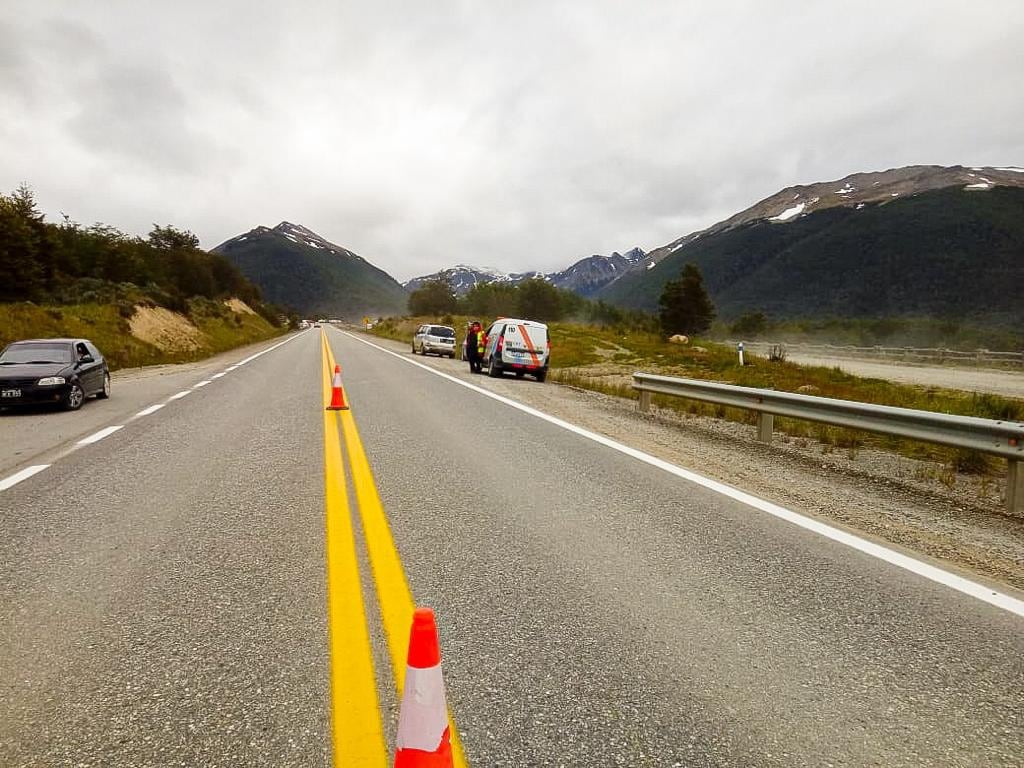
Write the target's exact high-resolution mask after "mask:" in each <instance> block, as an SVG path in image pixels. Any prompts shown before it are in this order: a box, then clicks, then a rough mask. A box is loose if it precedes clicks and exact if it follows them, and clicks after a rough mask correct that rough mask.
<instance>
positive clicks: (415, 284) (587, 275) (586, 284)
mask: <svg viewBox="0 0 1024 768" xmlns="http://www.w3.org/2000/svg"><path fill="white" fill-rule="evenodd" d="M646 256H647V254H646V253H644V251H643V249H642V248H632V249H630V250H628V251H626V253H625V254H621V253H618V252H615V253H612V254H611V255H609V256H601V255H595V256H588V257H586V258H584V259H580V260H579V261H577V262H576V263H574V264H573V265H572V266H570V267H568V268H567V269H563V270H562V271H560V272H549V273H546V274H545V273H544V272H511V273H508V272H502V271H501V270H497V269H492V268H489V267H473V266H469V265H467V264H459V265H457V266H454V267H449V268H448V269H442V270H440V271H439V272H434V273H433V274H430V275H422V276H420V277H414V278H412V279H411V280H408V281H406V282H405V283H403V284H402V285H403V286H404V287H405V289H406V290H408V291H415V290H416V289H417V288H420V287H421V286H422V285H423V284H424V283H425V282H428V281H430V280H447V281H448V283H449V285H451V286H452V289H453V290H454V291H455V293H456V294H457V295H459V296H464V295H466V294H467V293H469V292H470V291H471V290H472V289H473V288H474V287H475V286H477V285H480V284H482V283H509V284H510V285H517V284H518V283H521V282H523V281H524V280H530V279H535V278H536V279H540V280H546V281H547V282H549V283H551V284H552V285H554V286H555V287H557V288H564V289H565V290H568V291H573V292H575V293H578V294H580V295H581V296H590V295H593V294H594V293H595V292H596V291H598V290H600V289H601V288H603V287H605V286H607V285H609V284H610V283H612V282H614V281H615V280H617V279H618V278H619V277H621V276H622V275H624V274H625V273H626V272H628V271H629V270H630V269H632V268H634V267H635V266H636V265H637V264H639V263H641V262H642V261H643V260H644V258H646Z"/></svg>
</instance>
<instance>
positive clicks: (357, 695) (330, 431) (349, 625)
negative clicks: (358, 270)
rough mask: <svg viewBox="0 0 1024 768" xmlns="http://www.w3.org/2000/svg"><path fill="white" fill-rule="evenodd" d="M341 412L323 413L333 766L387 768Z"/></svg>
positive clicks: (327, 397) (326, 383)
mask: <svg viewBox="0 0 1024 768" xmlns="http://www.w3.org/2000/svg"><path fill="white" fill-rule="evenodd" d="M329 354H330V353H329V351H328V346H327V339H326V337H325V336H323V335H321V358H322V360H323V363H324V368H323V405H324V407H325V408H326V407H327V405H328V403H330V401H331V371H333V370H334V366H333V365H330V366H328V360H329V359H330V358H329V357H328V355H329ZM336 414H337V411H327V410H325V411H324V494H325V499H326V513H327V514H326V525H327V615H328V627H329V631H330V642H331V721H332V737H333V743H334V765H335V766H337V767H338V768H341V767H342V766H346V767H347V766H358V767H359V768H362V767H363V766H365V767H366V768H387V765H388V750H387V746H386V745H385V743H384V732H383V729H382V726H381V716H380V704H379V703H378V701H377V680H376V676H375V675H374V671H373V653H372V651H371V648H370V635H369V631H368V629H367V626H366V611H365V609H364V607H363V590H362V584H361V582H360V580H359V563H358V561H357V560H356V545H355V537H354V536H353V533H352V517H351V512H350V510H349V504H348V492H347V490H346V488H345V467H344V465H343V463H342V460H341V440H340V438H339V436H338V420H337V416H336Z"/></svg>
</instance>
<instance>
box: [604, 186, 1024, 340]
mask: <svg viewBox="0 0 1024 768" xmlns="http://www.w3.org/2000/svg"><path fill="white" fill-rule="evenodd" d="M649 258H650V261H652V262H654V264H655V266H653V267H651V268H649V269H646V270H644V271H642V272H640V271H637V270H632V271H631V272H629V273H628V274H626V275H624V276H623V277H622V278H620V279H619V280H617V281H615V282H614V283H611V284H610V285H608V286H607V287H606V288H605V289H604V290H603V291H601V292H600V294H599V296H600V297H601V298H603V299H605V300H606V301H609V302H610V303H614V304H618V305H621V306H626V307H632V308H638V309H647V310H654V309H656V308H657V305H658V298H659V296H660V295H661V291H662V289H663V288H664V285H665V283H666V282H667V281H668V280H671V279H674V278H675V277H676V276H678V274H679V272H680V270H681V268H682V266H683V265H684V264H686V263H687V262H693V263H694V264H696V265H697V266H698V267H700V269H701V271H702V273H703V275H704V279H705V284H706V286H707V288H708V291H709V293H710V294H711V296H712V298H713V299H714V302H715V304H716V306H717V308H718V312H719V314H720V315H721V316H722V317H724V318H726V319H729V318H734V317H736V316H738V315H740V314H742V313H744V312H751V311H761V312H764V313H766V314H767V315H769V316H771V317H776V318H793V317H815V316H816V317H821V316H832V317H895V316H905V317H907V316H922V317H923V316H927V317H938V318H944V319H953V320H955V319H970V320H972V321H980V322H986V323H995V324H1000V325H1003V324H1009V325H1013V324H1016V325H1018V327H1019V325H1020V324H1024V304H1022V303H1021V301H1020V291H1021V287H1024V169H1018V168H1009V167H1003V168H965V167H962V166H954V167H948V168H947V167H941V166H911V167H906V168H899V169H894V170H890V171H883V172H878V173H861V174H853V175H851V176H847V177H845V178H842V179H839V180H837V181H830V182H822V183H818V184H811V185H802V186H795V187H788V188H786V189H784V190H782V191H780V192H778V193H776V194H775V195H772V196H771V197H768V198H765V199H764V200H762V201H760V202H758V203H756V204H755V205H753V206H751V207H750V208H748V209H746V210H744V211H741V212H740V213H737V214H736V215H734V216H731V217H730V218H728V219H726V220H724V221H721V222H719V223H717V224H715V225H713V226H711V227H708V228H707V229H705V230H702V231H700V232H694V233H692V234H689V235H686V236H684V237H681V238H679V239H677V240H674V241H673V242H671V243H668V244H667V245H665V246H662V247H661V248H657V249H655V250H654V251H652V252H651V253H650V254H649Z"/></svg>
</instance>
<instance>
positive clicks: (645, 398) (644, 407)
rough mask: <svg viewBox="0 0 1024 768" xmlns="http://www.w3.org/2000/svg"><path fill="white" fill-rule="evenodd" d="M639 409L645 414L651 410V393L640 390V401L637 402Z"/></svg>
mask: <svg viewBox="0 0 1024 768" xmlns="http://www.w3.org/2000/svg"><path fill="white" fill-rule="evenodd" d="M637 408H639V409H640V410H641V411H643V412H644V413H647V412H648V411H650V410H651V393H650V392H645V391H644V390H640V399H639V400H638V401H637Z"/></svg>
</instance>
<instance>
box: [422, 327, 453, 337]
mask: <svg viewBox="0 0 1024 768" xmlns="http://www.w3.org/2000/svg"><path fill="white" fill-rule="evenodd" d="M428 333H429V334H430V335H431V336H440V337H441V338H444V339H451V338H454V336H455V331H453V330H452V329H451V328H445V327H444V326H441V325H435V326H432V327H431V328H430V330H429V331H428Z"/></svg>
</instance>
